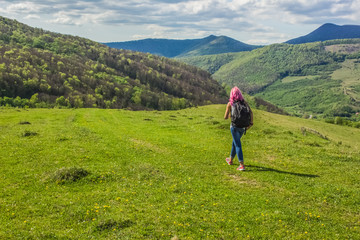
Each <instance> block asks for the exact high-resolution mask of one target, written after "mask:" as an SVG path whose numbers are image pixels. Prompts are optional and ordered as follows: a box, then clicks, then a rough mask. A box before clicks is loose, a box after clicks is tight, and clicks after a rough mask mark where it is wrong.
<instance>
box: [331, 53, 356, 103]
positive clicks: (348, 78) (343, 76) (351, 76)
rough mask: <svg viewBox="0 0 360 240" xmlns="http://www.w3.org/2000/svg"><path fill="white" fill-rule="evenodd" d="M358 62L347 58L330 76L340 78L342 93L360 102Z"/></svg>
mask: <svg viewBox="0 0 360 240" xmlns="http://www.w3.org/2000/svg"><path fill="white" fill-rule="evenodd" d="M359 74H360V63H359V61H357V60H355V59H347V60H346V61H344V62H343V63H342V64H341V68H340V69H338V70H336V71H334V72H333V73H332V74H331V77H332V78H333V79H335V80H341V83H342V87H343V89H344V94H346V95H349V96H350V97H351V98H352V99H354V101H356V102H358V103H360V97H359V94H360V91H359V90H358V89H359V87H360V77H359Z"/></svg>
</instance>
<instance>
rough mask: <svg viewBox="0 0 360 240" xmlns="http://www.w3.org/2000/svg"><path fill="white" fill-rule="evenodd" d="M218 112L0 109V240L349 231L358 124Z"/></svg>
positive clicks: (353, 222) (343, 234) (315, 235)
mask: <svg viewBox="0 0 360 240" xmlns="http://www.w3.org/2000/svg"><path fill="white" fill-rule="evenodd" d="M224 110H225V105H212V106H207V107H200V108H191V109H185V110H181V111H166V112H157V111H151V112H147V111H139V112H131V111H125V110H101V109H75V110H74V109H29V110H25V109H22V110H18V109H0V144H1V148H0V179H1V181H0V185H1V186H0V187H1V189H2V191H1V192H0V211H1V215H0V239H171V238H173V237H175V236H177V237H178V238H179V239H205V238H209V239H359V238H360V221H359V208H360V181H359V180H360V177H359V176H360V170H359V169H360V168H359V167H360V166H359V163H360V130H359V129H354V128H348V127H342V126H336V125H331V124H326V123H323V122H320V121H315V120H304V119H297V118H292V117H287V116H281V115H276V114H271V113H267V112H263V111H258V110H254V119H255V125H254V127H253V128H252V129H251V130H249V131H248V132H247V134H246V135H245V136H244V137H243V139H242V144H243V149H244V155H245V164H246V166H247V171H245V172H238V171H236V167H237V166H236V165H235V166H228V165H227V164H226V163H225V161H224V160H225V157H227V156H228V155H229V151H230V147H231V140H232V139H231V136H230V132H229V121H225V120H223V115H224ZM301 128H306V129H310V130H311V131H310V130H309V131H306V132H304V133H305V134H306V135H303V133H302V131H301ZM316 132H319V133H320V134H321V135H320V134H316ZM321 136H326V137H327V138H328V139H329V140H326V139H324V138H322V137H321Z"/></svg>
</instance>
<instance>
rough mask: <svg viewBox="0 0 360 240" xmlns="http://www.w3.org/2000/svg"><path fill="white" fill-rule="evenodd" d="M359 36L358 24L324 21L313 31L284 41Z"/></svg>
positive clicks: (300, 41) (322, 39)
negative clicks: (337, 23) (341, 24)
mask: <svg viewBox="0 0 360 240" xmlns="http://www.w3.org/2000/svg"><path fill="white" fill-rule="evenodd" d="M347 38H360V26H359V25H343V26H339V25H335V24H332V23H326V24H324V25H322V26H320V27H319V28H318V29H316V30H314V31H313V32H311V33H309V34H307V35H305V36H302V37H298V38H294V39H291V40H289V41H287V42H286V43H291V44H301V43H308V42H317V41H326V40H333V39H347Z"/></svg>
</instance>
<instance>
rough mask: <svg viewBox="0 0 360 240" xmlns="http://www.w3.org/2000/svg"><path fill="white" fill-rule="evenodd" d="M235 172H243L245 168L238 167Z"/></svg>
mask: <svg viewBox="0 0 360 240" xmlns="http://www.w3.org/2000/svg"><path fill="white" fill-rule="evenodd" d="M236 170H239V171H245V166H239V167H238V168H237V169H236Z"/></svg>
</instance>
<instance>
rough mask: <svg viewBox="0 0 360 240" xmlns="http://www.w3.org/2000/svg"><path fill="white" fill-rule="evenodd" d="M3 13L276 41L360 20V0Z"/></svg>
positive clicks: (15, 7)
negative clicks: (322, 27)
mask: <svg viewBox="0 0 360 240" xmlns="http://www.w3.org/2000/svg"><path fill="white" fill-rule="evenodd" d="M0 15H1V16H4V17H8V18H11V19H16V20H18V21H19V22H22V23H25V24H28V25H30V26H32V27H39V28H43V29H45V30H50V31H54V32H59V33H64V34H71V35H76V36H81V37H85V38H89V39H91V40H94V41H98V42H114V41H129V40H138V39H144V38H170V39H194V38H202V37H206V36H208V35H211V34H213V35H226V36H229V37H232V38H235V39H237V40H239V41H242V42H245V43H248V44H271V43H279V42H284V41H287V40H289V39H292V38H295V37H299V36H302V35H305V34H307V33H309V32H311V31H313V30H315V29H316V28H317V27H319V26H321V25H322V24H324V23H335V24H338V25H344V24H355V25H360V0H328V1H323V0H180V1H175V0H131V1H122V0H120V1H115V0H100V1H95V0H81V1H77V0H75V1H70V0H28V1H17V0H11V1H7V0H5V1H4V0H0Z"/></svg>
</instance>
